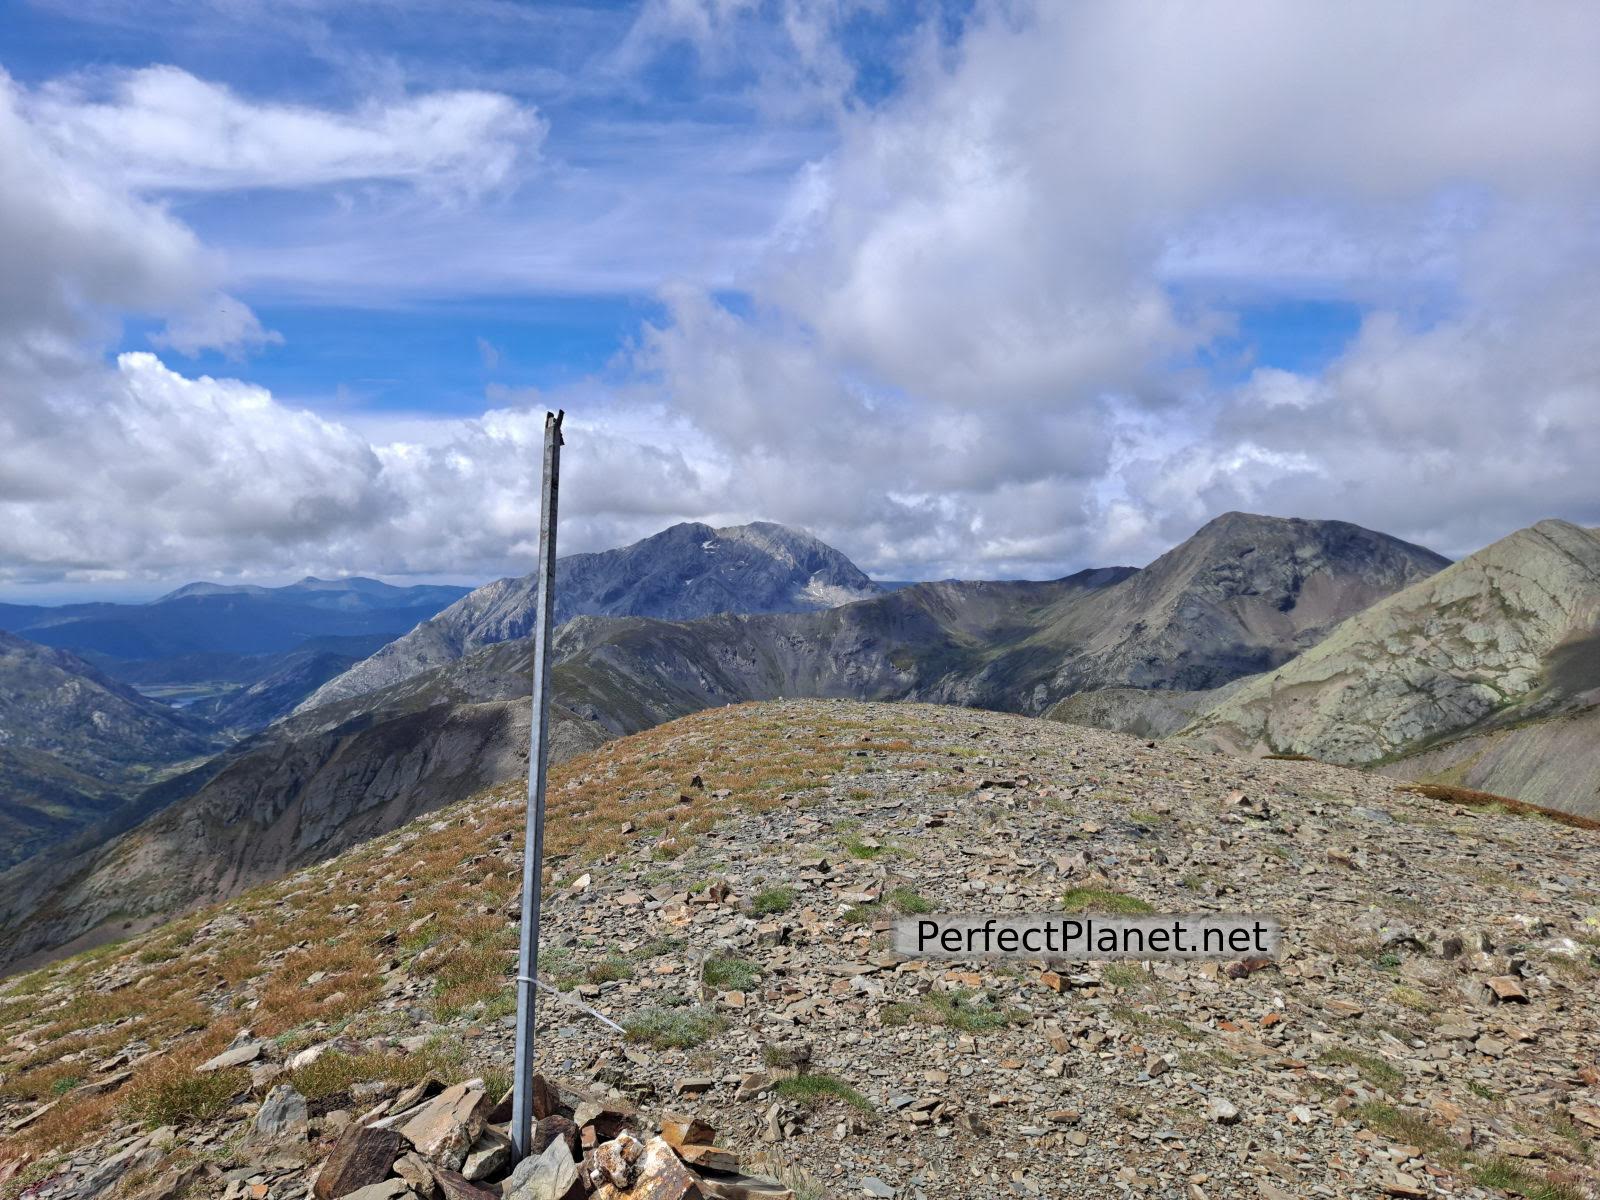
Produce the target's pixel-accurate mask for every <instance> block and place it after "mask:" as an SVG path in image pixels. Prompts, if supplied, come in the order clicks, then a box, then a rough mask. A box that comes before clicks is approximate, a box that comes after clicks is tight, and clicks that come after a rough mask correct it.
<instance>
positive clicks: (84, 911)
mask: <svg viewBox="0 0 1600 1200" xmlns="http://www.w3.org/2000/svg"><path fill="white" fill-rule="evenodd" d="M1236 559H1242V560H1244V561H1245V562H1246V563H1247V566H1246V567H1245V568H1243V569H1241V568H1239V567H1238V566H1237V565H1236V564H1235V560H1236ZM1436 561H1442V560H1437V556H1433V555H1430V554H1428V552H1426V551H1420V550H1418V549H1417V548H1416V547H1412V546H1409V545H1408V544H1406V543H1404V542H1400V541H1398V540H1397V539H1392V538H1387V537H1385V536H1384V535H1382V534H1377V533H1372V532H1370V531H1366V530H1360V529H1358V528H1357V527H1355V526H1349V525H1344V524H1342V523H1338V522H1297V521H1280V520H1277V519H1274V518H1263V517H1245V516H1243V515H1240V514H1230V515H1228V516H1226V517H1223V518H1219V519H1218V520H1217V521H1214V522H1211V523H1210V524H1208V525H1207V526H1206V527H1205V528H1203V529H1202V530H1200V531H1199V532H1198V533H1197V534H1196V535H1195V537H1194V538H1193V539H1191V541H1190V542H1189V543H1186V544H1185V546H1183V547H1180V548H1179V549H1177V550H1175V551H1173V552H1171V553H1170V554H1168V555H1164V556H1162V558H1160V559H1158V560H1157V561H1156V562H1155V563H1152V564H1151V566H1150V567H1148V568H1146V569H1145V570H1144V571H1143V572H1135V571H1134V570H1133V569H1132V568H1125V567H1123V568H1107V569H1100V570H1091V571H1085V572H1080V573H1079V574H1077V575H1073V576H1068V577H1067V578H1065V579H1061V580H1055V581H1052V582H1046V583H1029V582H974V583H963V582H952V583H937V584H919V585H915V586H913V587H909V588H905V589H901V590H899V591H896V592H893V593H890V594H888V595H884V596H878V597H874V598H872V599H870V600H866V601H859V602H856V603H854V604H849V605H843V606H839V607H836V608H831V609H827V610H825V611H820V612H811V613H787V614H760V615H739V616H729V615H724V616H715V617H707V618H702V619H700V620H696V621H688V622H670V621H661V620H652V619H646V618H617V617H578V618H575V619H573V620H571V621H568V622H566V623H565V624H563V625H562V626H561V627H560V628H559V629H558V630H557V634H556V637H555V646H554V649H555V655H556V663H555V666H554V669H553V682H554V689H555V698H556V702H557V705H558V709H557V712H556V713H555V714H554V729H555V731H556V744H555V746H556V751H557V753H558V754H562V753H567V752H575V751H577V750H580V749H586V748H588V747H591V746H593V745H595V744H597V743H598V742H599V741H602V740H604V739H605V738H608V737H615V736H619V735H623V734H628V733H635V732H638V731H640V730H643V729H647V728H649V727H651V726H653V725H657V724H660V723H662V722H664V721H669V720H672V719H674V718H677V717H680V716H683V715H685V714H687V713H692V712H695V711H698V710H700V709H704V708H708V707H714V706H718V705H725V704H730V703H737V702H743V701H748V700H766V699H777V698H780V697H786V696H835V697H841V698H848V699H869V700H931V701H937V702H940V703H947V704H960V705H967V706H976V707H987V708H996V709H1005V708H1016V707H1024V706H1028V705H1039V706H1040V707H1041V708H1042V707H1045V706H1048V705H1049V704H1051V703H1052V702H1053V701H1054V699H1055V698H1056V697H1057V696H1058V695H1059V694H1060V689H1062V688H1071V687H1077V686H1084V685H1087V684H1091V683H1096V684H1107V683H1112V684H1117V683H1125V682H1126V681H1127V680H1129V679H1130V678H1139V679H1151V678H1157V677H1160V675H1161V672H1162V671H1163V670H1165V671H1167V672H1168V673H1169V674H1170V675H1171V676H1172V677H1174V678H1188V679H1198V680H1218V679H1221V680H1226V679H1231V678H1233V673H1234V672H1236V671H1238V670H1239V669H1241V668H1242V667H1247V666H1251V665H1254V664H1257V663H1260V662H1263V661H1278V660H1281V659H1282V658H1284V657H1287V656H1288V655H1289V654H1292V653H1293V650H1294V647H1295V645H1296V644H1297V641H1298V640H1300V639H1305V638H1310V637H1314V636H1316V634H1317V632H1318V630H1319V629H1320V628H1321V626H1322V623H1323V622H1324V621H1326V620H1327V619H1328V617H1329V614H1330V613H1333V614H1337V613H1338V611H1339V609H1338V606H1339V605H1340V604H1348V603H1360V602H1362V601H1363V600H1364V599H1365V598H1366V597H1367V596H1368V595H1369V594H1371V593H1373V592H1375V591H1381V590H1383V589H1385V588H1388V587H1391V586H1398V584H1397V580H1399V579H1403V578H1406V577H1418V576H1421V575H1422V574H1424V573H1426V572H1428V571H1430V570H1432V569H1433V568H1434V566H1435V565H1436ZM1135 583H1137V584H1138V587H1137V588H1134V587H1133V585H1134V584H1135ZM484 591H485V593H486V592H487V591H488V589H485V590H484ZM481 594H483V593H478V594H475V595H481ZM1184 620H1192V621H1193V623H1194V625H1195V628H1196V635H1195V637H1194V638H1193V639H1192V640H1190V641H1188V642H1185V641H1183V640H1182V639H1181V638H1180V637H1179V636H1178V633H1179V631H1180V626H1181V622H1182V621H1184ZM1108 630H1114V631H1117V632H1118V633H1120V635H1121V640H1120V641H1119V640H1117V638H1116V637H1113V636H1110V635H1109V634H1108V632H1107V631H1108ZM527 656H528V649H527V642H526V640H517V641H498V642H493V643H491V644H489V645H487V646H484V647H482V648H479V649H477V650H474V651H470V652H467V653H465V654H464V655H463V656H460V657H450V658H447V659H446V660H445V661H444V662H442V663H440V664H439V665H437V666H434V667H432V668H430V669H428V670H425V671H422V672H419V673H412V674H409V675H407V676H406V677H404V678H402V679H400V680H399V681H397V682H394V683H391V684H390V685H388V686H387V687H385V688H383V689H381V690H378V691H375V692H371V693H364V694H360V695H356V696H352V697H349V698H346V699H344V700H341V701H338V702H336V703H330V704H323V705H319V706H317V707H313V708H309V709H307V710H305V711H303V712H301V713H300V714H299V715H297V716H296V717H294V718H293V719H292V720H290V721H288V722H285V723H283V724H281V725H279V726H277V727H275V728H274V729H272V730H269V731H267V732H266V733H264V734H262V735H260V736H258V737H256V738H254V739H251V740H250V741H247V742H245V743H244V744H242V745H241V746H240V747H238V748H237V749H236V750H234V751H232V752H230V754H229V755H228V756H227V758H226V760H223V761H222V762H220V763H218V764H212V765H210V766H208V767H207V769H206V770H205V771H203V772H197V773H195V774H194V775H192V776H191V777H189V779H188V780H187V783H188V785H189V790H188V791H187V792H184V793H183V794H181V795H180V794H177V791H176V788H177V786H181V784H182V782H184V781H180V784H179V785H175V786H174V788H173V789H169V791H167V792H166V793H163V794H162V795H161V796H159V797H157V798H156V799H157V800H159V802H160V805H161V807H162V808H164V809H168V810H169V811H167V812H165V813H164V814H163V815H161V816H160V817H159V818H156V817H152V818H149V819H147V820H146V821H145V823H144V824H143V825H141V826H139V827H137V828H135V829H132V830H129V831H127V832H121V831H118V832H119V833H120V836H119V837H118V838H117V839H115V840H112V841H109V842H103V843H100V844H95V845H90V846H87V847H84V848H83V849H82V850H81V851H79V852H77V853H74V854H71V855H68V856H63V857H62V859H61V860H60V861H56V862H51V863H41V864H35V865H34V866H33V867H32V868H31V869H29V870H27V871H26V872H18V873H15V874H13V875H11V876H8V877H0V898H3V903H0V962H4V961H9V960H15V959H18V958H23V957H25V956H27V955H31V954H34V953H38V952H41V951H45V950H47V949H48V948H49V947H51V946H53V945H60V944H64V943H69V942H70V943H73V944H82V942H79V941H78V939H85V940H91V941H92V940H94V939H98V938H104V937H106V936H110V935H111V934H112V933H114V932H115V931H116V929H115V922H113V923H112V924H109V925H108V924H107V922H108V920H110V919H111V918H112V917H113V916H114V917H115V918H116V920H117V921H129V920H131V921H135V922H139V921H150V920H155V919H157V918H159V917H160V916H161V915H162V914H169V913H171V912H175V911H180V910H181V909H182V908H183V907H185V906H187V905H189V904H192V903H195V902H197V901H200V900H203V899H215V898H219V897H221V896H223V895H226V894H229V889H230V888H231V889H235V890H236V889H238V888H240V887H243V886H245V885H246V884H248V883H250V882H256V881H260V880H262V879H265V878H270V877H271V875H272V874H273V873H274V872H277V871H281V870H284V869H289V868H291V867H292V866H294V865H297V864H299V863H303V862H306V861H311V860H313V859H314V858H316V857H318V856H319V855H325V854H329V853H333V852H336V851H337V850H338V849H342V848H343V847H345V846H348V845H350V844H351V842H350V840H349V837H350V835H349V834H348V833H346V832H345V831H343V830H342V829H341V828H340V826H339V822H338V819H337V816H336V814H337V813H338V812H341V811H343V812H348V813H349V814H350V820H351V829H352V830H354V831H356V833H358V834H359V835H360V836H372V835H374V834H376V833H378V832H381V831H382V830H383V829H385V828H390V827H392V826H393V824H395V823H398V822H399V821H402V820H406V819H409V818H410V817H412V816H415V815H416V814H417V813H420V812H424V811H428V810H430V809H432V808H436V807H439V806H440V805H441V804H443V803H445V802H447V801H448V800H450V799H454V798H457V797H459V796H460V795H462V794H464V791H463V790H462V789H469V790H470V788H471V787H473V786H483V785H485V784H488V783H491V782H494V781H495V780H496V779H497V778H504V777H506V776H507V775H510V774H511V773H513V772H517V771H520V770H521V763H522V762H523V761H525V757H524V756H525V754H526V745H527V743H526V738H527V721H526V708H527V701H526V699H525V697H526V695H527V691H528V681H527V673H526V672H527ZM1063 664H1066V665H1065V666H1064V665H1063ZM474 756H475V757H474ZM391 758H394V759H396V761H397V762H398V763H400V764H413V763H418V762H421V763H426V764H429V770H428V771H427V772H425V773H421V774H416V773H413V772H412V771H411V769H410V767H409V766H403V769H402V768H397V766H396V764H395V763H392V762H391V761H390V760H391ZM472 763H476V764H477V766H471V765H470V764H472ZM289 764H292V766H290V765H289ZM480 767H481V770H480V769H479V768H480ZM219 768H220V769H219ZM494 771H503V772H505V775H500V776H496V775H494V774H493V772H494ZM242 797H254V799H253V800H252V801H251V803H252V804H253V806H254V813H253V816H251V817H250V818H249V819H244V814H243V811H242V810H241V803H242V799H241V798H242ZM306 813H310V814H315V819H308V818H307V817H305V816H304V815H303V814H306ZM313 834H315V835H318V836H321V837H324V838H326V841H325V843H324V844H322V845H321V846H320V848H319V845H318V842H317V838H316V837H314V836H312V835H313ZM285 845H289V846H292V851H285V850H284V849H283V847H284V846H285ZM252 859H253V860H254V861H252ZM187 864H198V865H193V866H191V865H187Z"/></svg>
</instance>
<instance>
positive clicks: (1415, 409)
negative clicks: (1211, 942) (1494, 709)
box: [0, 0, 1600, 600]
mask: <svg viewBox="0 0 1600 1200" xmlns="http://www.w3.org/2000/svg"><path fill="white" fill-rule="evenodd" d="M1591 51H1600V17H1597V16H1596V14H1595V12H1594V10H1593V9H1592V7H1590V6H1586V5H1582V4H1576V3H1570V4H1569V3H1553V4H1550V5H1545V6H1540V8H1539V9H1538V10H1537V16H1535V17H1529V18H1528V19H1517V18H1516V17H1515V14H1513V13H1510V12H1508V11H1505V10H1501V11H1498V12H1489V11H1487V10H1477V11H1474V12H1473V13H1472V15H1471V16H1470V18H1464V17H1462V16H1461V15H1460V10H1459V9H1457V8H1455V7H1453V6H1452V5H1450V4H1448V3H1444V2H1442V0H1441V2H1435V0H1425V2H1422V3H1419V4H1417V5H1416V6H1414V8H1412V9H1411V11H1410V12H1409V13H1408V14H1407V15H1406V17H1405V19H1404V20H1401V19H1400V18H1399V17H1398V16H1397V15H1396V13H1395V10H1394V9H1393V8H1392V6H1388V5H1384V4H1378V3H1357V4H1353V5H1350V6H1348V7H1345V8H1342V9H1341V10H1339V12H1337V13H1333V12H1322V13H1305V14H1302V15H1300V16H1299V17H1297V18H1296V19H1289V17H1288V16H1287V14H1286V12H1285V10H1284V9H1282V8H1280V7H1279V6H1276V5H1271V4H1265V3H1260V4H1258V3H1253V2H1242V3H1240V4H1238V5H1234V6H1230V7H1229V8H1228V10H1227V12H1226V15H1225V16H1221V15H1218V13H1217V11H1216V10H1215V9H1209V8H1208V7H1207V6H1191V5H1164V4H1154V3H1152V4H1146V3H1142V2H1141V0H1130V2H1129V3H1125V4H1092V3H1085V4H1073V5H1054V4H1044V3H1037V4H1034V3H1027V2H1025V0H1015V2H1006V3H1001V2H1000V0H993V2H987V0H972V2H967V0H962V2H959V3H957V2H954V0H952V2H949V3H939V2H937V0H924V2H917V3H911V2H906V3H891V2H889V0H638V2H632V3H604V4H602V3H593V4H579V3H572V4H542V3H541V4H534V3H511V2H508V0H460V2H452V3H447V2H445V0H397V2H395V3H384V4H379V3H361V2H345V3H333V2H331V0H285V2H281V3H273V4H269V3H265V2H264V0H153V2H137V3H136V2H134V0H73V2H71V3H68V2H67V0H24V2H22V3H18V4H15V5H13V6H12V9H11V10H10V12H9V14H8V31H7V37H6V40H5V44H4V46H3V47H0V69H3V71H4V73H5V77H4V78H3V79H0V85H3V87H4V91H3V92H0V102H3V108H0V151H4V155H3V157H4V160H5V162H6V163H7V164H8V166H7V167H5V168H0V170H4V171H7V172H8V174H6V175H0V243H4V244H5V246H6V247H7V248H5V249H0V273H3V274H5V275H6V277H7V279H8V280H9V282H8V283H4V284H0V350H5V351H6V352H7V353H6V354H5V355H0V359H3V361H5V362H6V363H8V364H10V365H9V366H8V367H7V368H6V370H7V371H8V372H9V374H8V375H7V376H6V377H5V378H3V379H0V389H3V391H4V394H5V395H6V397H7V400H6V405H5V407H4V408H0V437H5V438H8V439H9V441H10V444H12V445H14V446H15V447H16V450H15V452H14V453H13V454H12V455H11V456H9V458H8V459H7V461H5V462H4V463H0V509H3V510H4V511H3V513H0V515H3V516H4V517H5V518H6V520H4V521H0V527H3V528H4V529H5V530H6V532H4V533H0V596H3V598H6V599H18V600H25V599H28V598H30V597H40V596H44V595H47V594H48V595H50V596H59V595H65V594H73V595H105V596H110V595H114V594H115V595H124V594H126V595H133V594H145V593H151V592H157V591H160V590H162V589H164V588H165V587H167V586H169V585H171V584H172V583H174V582H182V581H184V580H185V579H188V578H191V577H197V576H207V577H228V578H235V577H237V578H259V579H264V580H269V581H271V580H280V579H287V578H295V577H298V576H299V575H302V574H305V573H308V572H310V573H319V574H339V573H367V574H378V575H383V576H385V577H390V578H395V579H402V580H403V579H412V578H415V579H428V578H451V579H464V580H475V579H481V578H487V577H490V576H493V575H496V574H501V573H509V572H520V571H521V570H525V569H526V564H527V558H528V556H529V553H530V541H529V538H530V534H531V516H530V512H531V507H532V506H531V495H530V492H529V481H528V480H527V479H526V478H525V477H524V476H523V474H522V472H523V467H524V466H525V464H526V462H527V461H528V457H529V453H530V442H531V441H532V440H534V439H536V436H537V428H538V424H539V419H540V416H541V414H542V411H543V409H544V407H545V406H547V405H549V406H563V407H565V408H567V409H568V410H569V411H570V412H571V413H572V414H573V416H572V435H573V436H572V437H571V438H570V439H569V444H570V446H571V449H570V450H569V462H570V466H569V471H570V475H571V479H572V484H571V488H572V494H571V496H570V497H569V501H568V504H567V506H566V511H567V512H568V513H569V514H571V515H570V517H569V529H568V531H567V541H566V545H567V547H568V548H569V549H574V550H577V549H596V548H602V547H604V546H608V545H615V544H619V543H620V542H624V541H627V540H631V539H633V538H636V537H639V536H643V535H645V534H648V533H650V532H653V531H654V530H655V529H657V528H660V527H661V526H663V525H665V524H667V523H670V522H671V521H673V520H681V519H700V520H708V521H713V522H732V521H742V520H748V519H756V518H766V519H775V520H781V521H787V522H789V523H793V524H796V525H800V526H804V527H806V528H809V529H811V530H812V531H814V532H816V533H818V534H819V535H820V536H823V537H825V538H826V539H828V540H830V541H832V542H834V543H835V544H837V545H839V546H840V547H841V548H842V549H844V550H846V552H847V553H850V554H851V555H852V556H854V557H855V558H857V559H858V561H860V562H861V563H862V564H863V565H864V566H866V567H867V568H868V569H869V570H872V571H874V572H876V573H878V574H880V575H883V576H886V577H895V578H917V577H945V576H950V575H965V576H1032V577H1040V576H1050V575H1058V574H1063V573H1066V572H1068V571H1071V570H1074V569H1078V568H1080V567H1083V566H1087V565H1095V564H1100V563H1106V562H1134V563H1137V562H1143V561H1147V560H1148V559H1149V558H1150V557H1152V556H1153V555H1154V554H1156V553H1159V552H1160V551H1161V550H1162V549H1164V548H1165V547H1167V546H1169V545H1171V544H1172V543H1173V542H1175V541H1177V540H1179V539H1181V538H1182V537H1184V536H1186V535H1187V534H1188V533H1189V532H1192V530H1193V529H1194V528H1195V527H1196V526H1197V525H1199V524H1200V523H1202V522H1203V521H1204V520H1205V519H1207V518H1208V517H1210V516H1212V515H1215V514H1216V513H1217V512H1220V511H1224V510H1226V509H1228V508H1249V509H1254V510H1256V511H1267V512H1276V513H1279V514H1281V515H1302V516H1316V517H1342V518H1346V519H1350V520H1355V521H1358V522H1360V523H1363V524H1367V525H1371V526H1375V527H1378V528H1384V529H1387V530H1390V531H1392V532H1395V533H1398V534H1401V535H1403V536H1407V537H1410V538H1412V539H1414V540H1418V541H1422V542H1426V543H1427V544H1430V545H1433V546H1435V547H1436V548H1438V549H1440V550H1443V551H1445V552H1447V553H1454V554H1459V553H1463V552H1466V551H1469V550H1470V549H1472V548H1474V547H1475V546H1477V545H1481V544H1483V543H1484V542H1486V541H1487V540H1490V539H1492V538H1493V537H1495V536H1499V535H1501V534H1503V533H1505V532H1509V531H1510V530H1511V529H1513V528H1516V527H1517V526H1518V525H1521V524H1526V523H1528V522H1530V521H1532V520H1536V519H1538V518H1539V517H1542V516H1546V515H1561V516H1568V517H1571V518H1573V519H1577V520H1582V521H1587V522H1590V523H1593V522H1596V521H1600V507H1597V502H1596V500H1595V498H1594V493H1593V489H1592V488H1590V487H1589V486H1588V470H1587V467H1586V466H1585V465H1584V464H1585V456H1589V455H1591V452H1592V451H1595V450H1596V449H1597V444H1600V431H1597V429H1596V424H1597V422H1596V418H1595V413H1596V412H1597V411H1600V403H1597V397H1600V390H1597V385H1596V367H1597V362H1600V352H1597V351H1596V348H1595V347H1594V345H1593V343H1592V340H1591V339H1588V338H1586V337H1585V336H1583V335H1582V334H1581V332H1577V331H1576V330H1577V328H1578V326H1579V324H1580V323H1581V321H1582V319H1583V318H1582V317H1581V315H1580V314H1584V313H1586V311H1587V308H1586V305H1587V301H1586V297H1587V296H1589V295H1591V294H1592V290H1593V286H1592V285H1593V282H1594V279H1595V276H1596V274H1597V271H1600V266H1597V264H1600V253H1597V250H1596V247H1597V242H1600V237H1597V231H1596V217H1595V213H1596V200H1597V196H1596V180H1597V176H1600V150H1597V149H1596V146H1595V140H1594V139H1593V137H1592V130H1593V128H1594V125H1595V119H1596V117H1597V116H1600V84H1596V82H1595V73H1594V72H1593V71H1592V70H1591V69H1590V66H1589V64H1591V63H1592V61H1593V56H1592V55H1591V54H1590V52H1591ZM1488 98H1492V102H1491V100H1490V99H1488ZM1531 461H1537V462H1539V463H1540V464H1541V468H1540V479H1541V482H1542V486H1541V488H1540V489H1538V490H1537V491H1534V492H1532V493H1530V489H1529V488H1527V486H1526V480H1527V464H1528V463H1529V462H1531ZM63 465H65V469H63Z"/></svg>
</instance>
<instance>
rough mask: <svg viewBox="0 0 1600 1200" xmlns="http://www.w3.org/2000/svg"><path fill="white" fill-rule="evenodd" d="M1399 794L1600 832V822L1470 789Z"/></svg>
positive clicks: (1428, 786) (1418, 787)
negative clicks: (1544, 819)
mask: <svg viewBox="0 0 1600 1200" xmlns="http://www.w3.org/2000/svg"><path fill="white" fill-rule="evenodd" d="M1399 790H1400V791H1402V792H1411V793H1413V794H1415V795H1418V796H1426V797H1427V798H1428V799H1430V800H1444V801H1446V802H1448V803H1450V804H1459V805H1462V806H1463V807H1465V808H1499V809H1502V810H1504V811H1505V812H1508V813H1515V814H1516V815H1517V816H1519V817H1547V818H1549V819H1550V820H1552V821H1554V822H1556V823H1557V824H1558V825H1570V826H1571V827H1572V828H1574V829H1600V821H1597V820H1594V819H1593V818H1592V817H1580V816H1578V815H1577V814H1576V813H1568V812H1562V811H1561V810H1560V809H1556V808H1544V807H1542V806H1540V805H1538V804H1529V803H1527V802H1526V801H1524V800H1513V799H1511V798H1510V797H1509V796H1496V795H1495V794H1494V793H1493V792H1475V791H1473V790H1472V789H1471V788H1463V787H1452V786H1450V785H1449V784H1444V783H1408V784H1405V785H1403V786H1402V787H1401V788H1400V789H1399Z"/></svg>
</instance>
